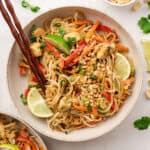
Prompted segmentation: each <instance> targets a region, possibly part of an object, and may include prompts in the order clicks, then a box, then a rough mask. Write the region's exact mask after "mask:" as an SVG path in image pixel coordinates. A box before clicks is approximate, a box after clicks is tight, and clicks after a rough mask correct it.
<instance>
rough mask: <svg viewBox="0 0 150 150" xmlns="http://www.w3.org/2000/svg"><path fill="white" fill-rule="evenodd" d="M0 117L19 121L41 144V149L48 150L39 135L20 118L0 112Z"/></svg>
mask: <svg viewBox="0 0 150 150" xmlns="http://www.w3.org/2000/svg"><path fill="white" fill-rule="evenodd" d="M0 115H4V116H7V117H10V118H12V119H15V120H17V121H19V122H20V123H22V124H23V125H25V126H26V127H27V129H29V131H30V132H31V134H32V135H33V136H35V137H36V138H37V142H38V141H39V142H40V144H42V147H43V148H44V150H48V149H47V146H46V144H45V143H44V141H43V139H42V138H41V137H40V135H39V134H38V133H37V132H36V131H35V130H34V129H33V128H32V127H31V126H30V125H29V124H28V123H27V122H25V121H24V120H23V119H21V118H20V117H18V116H16V115H12V114H11V113H6V112H0Z"/></svg>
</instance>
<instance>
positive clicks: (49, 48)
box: [46, 41, 60, 58]
mask: <svg viewBox="0 0 150 150" xmlns="http://www.w3.org/2000/svg"><path fill="white" fill-rule="evenodd" d="M46 51H47V52H50V51H51V52H52V53H53V54H54V56H55V57H56V58H59V57H60V53H59V52H58V51H57V50H56V48H55V47H54V46H53V45H52V44H50V43H49V42H47V41H46Z"/></svg>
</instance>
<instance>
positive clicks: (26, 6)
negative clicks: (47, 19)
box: [21, 0, 40, 12]
mask: <svg viewBox="0 0 150 150" xmlns="http://www.w3.org/2000/svg"><path fill="white" fill-rule="evenodd" d="M21 5H22V7H24V8H30V9H31V11H32V12H38V11H39V10H40V7H39V6H32V5H30V4H29V3H28V2H27V1H26V0H22V1H21Z"/></svg>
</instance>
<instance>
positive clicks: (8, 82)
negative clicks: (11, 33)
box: [7, 5, 144, 142]
mask: <svg viewBox="0 0 150 150" xmlns="http://www.w3.org/2000/svg"><path fill="white" fill-rule="evenodd" d="M67 8H80V9H89V10H91V11H96V12H97V13H101V14H103V15H105V16H107V17H108V18H109V19H111V20H113V22H115V23H116V24H118V26H120V27H121V28H122V29H123V30H124V31H125V32H126V33H127V35H129V37H130V38H131V40H132V43H133V44H134V46H135V48H136V49H137V50H138V48H137V46H136V43H135V41H134V39H133V37H132V35H130V34H129V32H128V31H127V30H126V29H125V28H124V26H122V25H121V24H120V23H119V22H118V21H117V20H116V19H114V18H113V17H112V16H110V15H109V14H107V13H106V12H104V11H101V10H99V9H97V8H93V7H88V6H80V5H71V6H62V7H60V6H58V7H55V8H53V9H50V10H49V11H46V12H44V13H42V14H39V15H38V16H36V17H35V18H34V19H32V20H31V21H29V23H27V24H26V25H25V26H24V28H23V29H26V28H27V27H28V26H29V25H30V24H31V23H32V22H33V21H34V20H36V19H38V17H42V16H44V15H46V14H48V13H50V12H51V11H55V10H58V9H67ZM15 45H16V41H15V40H14V42H13V44H12V47H11V50H10V52H9V56H8V60H7V87H8V90H9V94H10V97H11V99H13V98H14V96H13V94H11V93H12V91H11V88H10V85H9V84H10V81H9V73H8V72H9V69H8V68H9V67H8V66H9V62H10V58H11V55H10V54H11V52H12V50H13V47H14V46H15ZM137 56H138V58H139V59H140V60H142V61H140V63H141V67H142V68H141V72H140V73H141V74H140V75H141V80H140V83H139V88H138V89H137V93H138V94H137V95H136V100H135V101H134V103H133V104H132V107H130V109H128V111H127V112H126V114H125V115H124V116H123V117H122V118H120V119H119V121H118V122H117V123H116V124H115V125H114V126H113V127H110V128H109V129H107V131H105V132H103V133H101V134H95V135H93V136H88V137H85V138H79V139H71V138H65V139H62V138H61V137H58V136H57V137H55V136H50V134H45V133H43V132H42V131H41V129H39V128H36V127H35V126H33V125H30V126H32V128H33V129H35V130H36V131H38V132H39V133H40V134H42V135H44V136H46V137H48V138H52V139H55V140H59V141H65V142H82V141H89V140H92V139H96V138H98V137H101V136H103V135H105V134H107V133H109V132H111V131H112V130H113V129H114V128H116V127H118V126H119V125H120V124H121V123H122V122H123V121H124V120H125V119H126V118H127V116H128V115H129V113H131V111H132V110H133V108H134V106H135V104H136V102H137V100H138V97H139V96H140V95H141V94H142V91H141V89H142V85H143V78H144V71H143V66H144V65H143V59H142V56H141V55H140V52H138V53H137ZM13 103H14V102H13ZM14 104H15V107H16V109H17V111H18V113H19V115H20V116H22V112H21V111H19V110H18V108H17V104H16V103H14ZM118 113H119V112H118ZM24 122H26V120H24ZM95 128H96V127H95Z"/></svg>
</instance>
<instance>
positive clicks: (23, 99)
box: [20, 94, 27, 105]
mask: <svg viewBox="0 0 150 150" xmlns="http://www.w3.org/2000/svg"><path fill="white" fill-rule="evenodd" d="M20 99H21V101H22V103H23V104H24V105H27V99H26V98H24V95H23V94H21V95H20Z"/></svg>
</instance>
